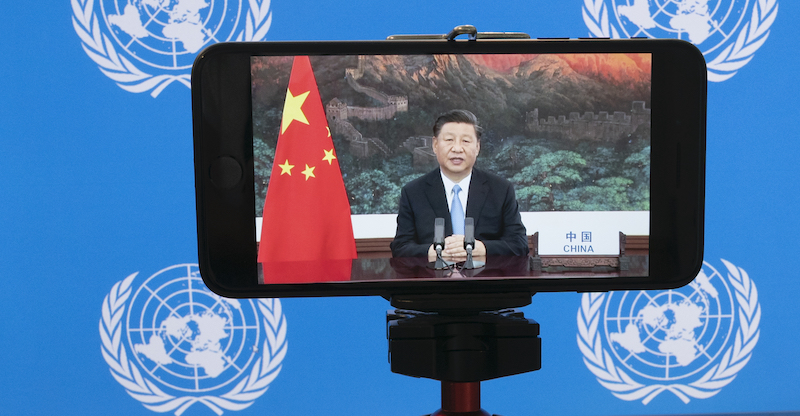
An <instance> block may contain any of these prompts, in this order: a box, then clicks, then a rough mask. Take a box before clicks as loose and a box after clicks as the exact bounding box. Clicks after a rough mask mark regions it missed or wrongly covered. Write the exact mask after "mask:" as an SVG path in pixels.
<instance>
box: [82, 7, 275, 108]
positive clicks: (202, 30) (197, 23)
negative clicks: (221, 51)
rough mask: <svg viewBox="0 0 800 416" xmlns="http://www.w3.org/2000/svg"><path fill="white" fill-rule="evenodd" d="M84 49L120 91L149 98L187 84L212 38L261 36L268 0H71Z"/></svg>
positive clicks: (267, 23) (265, 29)
mask: <svg viewBox="0 0 800 416" xmlns="http://www.w3.org/2000/svg"><path fill="white" fill-rule="evenodd" d="M70 2H71V5H72V25H73V27H74V28H75V32H76V33H77V34H78V36H79V37H80V39H81V44H82V46H83V50H84V51H85V52H86V54H87V55H88V56H89V58H91V59H92V60H93V61H94V62H95V63H96V64H97V65H98V67H99V68H100V71H101V72H102V73H103V74H105V75H106V76H107V77H109V78H111V79H112V80H113V81H115V82H116V83H117V85H119V86H120V87H121V88H122V89H124V90H126V91H130V92H136V93H140V92H148V91H149V92H150V95H152V96H153V97H154V98H155V97H157V96H158V95H159V94H160V93H161V92H162V91H163V90H164V89H165V88H167V87H168V86H169V85H171V84H173V83H174V82H178V83H180V84H183V85H185V86H187V87H190V86H191V83H190V74H191V68H192V63H193V62H194V58H195V56H196V55H197V52H198V51H200V50H201V49H203V48H204V47H206V46H208V45H210V44H213V43H217V42H230V41H259V40H263V39H264V38H265V37H266V35H267V32H268V31H269V28H270V25H271V24H272V12H271V11H270V0H249V1H247V2H244V1H243V0H70Z"/></svg>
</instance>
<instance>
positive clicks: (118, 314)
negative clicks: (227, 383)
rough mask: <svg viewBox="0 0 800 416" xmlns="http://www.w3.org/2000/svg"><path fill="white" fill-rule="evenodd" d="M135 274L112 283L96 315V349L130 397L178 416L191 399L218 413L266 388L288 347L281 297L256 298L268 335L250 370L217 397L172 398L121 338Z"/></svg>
mask: <svg viewBox="0 0 800 416" xmlns="http://www.w3.org/2000/svg"><path fill="white" fill-rule="evenodd" d="M137 275H138V272H137V273H133V274H131V275H130V276H128V277H126V278H125V279H124V280H122V281H119V282H117V283H116V284H114V286H113V287H112V288H111V292H109V293H108V294H107V295H106V297H105V298H104V299H103V306H102V318H101V319H100V339H101V341H102V348H101V349H100V351H101V352H102V354H103V358H104V359H105V361H106V363H107V364H108V366H109V370H110V372H111V375H112V376H113V377H114V379H115V380H117V382H118V383H119V384H121V385H122V387H124V388H125V391H126V392H127V393H128V394H129V395H130V396H131V397H133V398H134V399H136V400H138V401H140V402H141V403H142V404H143V405H144V407H146V408H147V409H149V410H152V411H155V412H159V413H166V412H171V411H175V415H176V416H180V415H181V414H183V412H185V411H186V410H187V409H188V408H189V407H191V406H192V405H193V404H195V403H202V404H204V405H206V406H207V407H208V408H209V409H211V410H212V411H213V412H214V413H216V414H217V415H222V413H223V410H242V409H245V408H247V407H249V406H250V405H251V404H253V402H254V401H255V400H256V399H258V398H259V397H261V395H263V394H264V393H265V392H266V391H267V389H268V388H269V385H270V383H272V381H273V380H274V379H275V377H277V376H278V374H279V373H280V371H281V363H282V361H283V359H284V357H285V356H286V351H287V348H288V342H287V340H286V328H287V324H286V317H285V316H284V315H283V312H282V307H281V302H280V300H279V299H258V301H257V304H258V310H259V312H260V313H261V316H262V317H263V319H262V323H263V325H264V332H265V333H266V339H265V340H264V343H263V345H262V348H261V352H262V353H261V357H259V358H258V359H257V360H256V362H255V364H254V365H253V368H252V369H251V370H250V374H249V375H247V376H246V377H244V378H243V379H242V380H241V381H240V382H239V383H238V384H237V385H236V386H235V387H234V388H233V389H231V390H230V391H228V392H227V393H225V394H223V395H221V396H210V395H203V396H182V397H175V396H172V395H170V394H167V393H165V392H164V391H163V390H161V389H160V388H159V387H158V386H157V385H156V384H155V383H153V382H152V381H150V380H148V379H146V378H144V377H143V376H142V374H141V372H140V371H139V369H138V368H137V367H136V365H134V364H133V363H132V362H131V361H130V360H129V359H128V357H127V352H126V349H125V347H124V346H123V345H122V342H121V339H122V332H123V328H122V320H123V318H124V316H125V310H126V306H127V303H128V299H129V298H130V295H131V292H132V291H131V283H133V280H134V279H135V278H136V276H137Z"/></svg>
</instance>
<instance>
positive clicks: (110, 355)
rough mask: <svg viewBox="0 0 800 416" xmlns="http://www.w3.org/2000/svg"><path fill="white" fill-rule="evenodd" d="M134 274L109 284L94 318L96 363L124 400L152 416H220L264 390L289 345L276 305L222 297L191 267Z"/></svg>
mask: <svg viewBox="0 0 800 416" xmlns="http://www.w3.org/2000/svg"><path fill="white" fill-rule="evenodd" d="M137 276H138V272H137V273H133V274H131V275H130V276H128V277H127V278H125V279H123V280H122V281H119V282H117V283H116V284H114V286H113V287H112V288H111V292H110V293H109V294H108V295H106V297H105V299H103V306H102V315H101V316H102V317H101V319H100V339H101V341H102V346H101V352H102V355H103V358H104V359H105V361H106V363H107V364H108V366H109V370H110V372H111V375H112V376H113V377H114V379H115V380H116V381H117V382H119V384H121V385H122V387H123V388H124V389H125V391H126V392H127V393H128V394H129V395H130V396H131V397H133V398H134V399H136V400H138V401H140V402H141V403H142V404H143V405H144V407H146V408H147V409H150V410H152V411H155V412H159V413H164V412H174V413H175V415H177V416H180V415H181V414H183V413H184V412H185V411H186V410H187V409H189V408H190V407H192V406H193V405H195V404H201V405H204V406H206V407H208V408H209V409H211V410H212V411H214V412H215V413H216V414H218V415H222V414H223V412H224V411H225V410H242V409H245V408H247V407H248V406H250V405H251V404H253V402H254V401H255V400H256V399H258V398H259V397H260V396H262V395H263V394H264V393H265V392H266V391H267V389H268V388H269V385H270V383H272V381H273V380H274V379H275V378H276V377H277V376H278V374H279V373H280V371H281V363H282V361H283V359H284V357H285V355H286V351H287V348H288V347H287V340H286V328H287V324H286V317H285V316H284V315H283V312H282V308H281V302H280V300H278V299H258V300H243V299H242V300H237V299H227V298H222V297H220V296H218V295H216V294H214V293H212V292H211V291H210V290H209V289H208V288H207V287H206V286H205V285H204V284H203V281H202V279H201V278H200V274H199V271H198V268H197V265H194V264H179V265H175V266H171V267H167V268H165V269H163V270H160V271H158V272H156V273H155V274H153V275H152V276H150V277H148V278H147V279H144V280H142V279H139V280H141V281H140V282H138V284H137V285H134V284H133V283H134V281H135V280H136V279H137Z"/></svg>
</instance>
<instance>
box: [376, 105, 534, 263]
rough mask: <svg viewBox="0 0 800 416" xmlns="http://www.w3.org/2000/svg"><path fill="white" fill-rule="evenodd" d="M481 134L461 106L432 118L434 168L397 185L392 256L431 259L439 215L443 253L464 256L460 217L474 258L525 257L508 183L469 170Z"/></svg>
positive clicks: (523, 238)
mask: <svg viewBox="0 0 800 416" xmlns="http://www.w3.org/2000/svg"><path fill="white" fill-rule="evenodd" d="M481 132H482V129H481V127H480V125H479V124H478V119H477V118H476V117H475V115H474V114H472V113H471V112H469V111H466V110H453V111H450V112H448V113H445V114H443V115H442V116H440V117H439V118H438V119H437V120H436V123H435V124H434V126H433V135H434V138H433V152H434V153H435V154H436V159H437V161H438V162H439V168H438V169H436V170H434V171H432V172H430V173H428V174H426V175H424V176H422V177H420V178H417V179H415V180H413V181H411V182H409V183H408V184H406V185H405V186H404V187H403V190H402V193H401V195H400V208H399V212H398V215H397V232H396V233H395V237H394V241H392V243H391V249H392V256H394V257H419V256H428V258H435V255H436V252H435V250H434V248H433V244H432V243H433V233H434V229H433V228H434V227H433V223H434V220H435V219H436V218H444V219H445V235H447V236H448V237H446V238H445V246H444V250H443V256H444V257H445V258H448V259H459V258H465V257H466V250H465V249H464V223H463V222H464V218H465V217H472V218H473V219H474V220H475V239H476V242H475V248H474V250H473V255H474V256H482V255H487V254H488V255H514V256H524V255H527V253H528V242H527V237H526V234H525V226H524V225H523V224H522V219H521V217H520V214H519V206H518V204H517V200H516V196H515V194H514V187H513V186H512V185H511V183H510V182H508V181H507V180H505V179H502V178H500V177H499V176H496V175H493V174H491V173H488V172H484V171H482V170H479V169H475V168H474V165H475V160H476V159H477V157H478V153H479V152H480V148H481V142H480V138H481ZM464 207H466V209H465V208H464Z"/></svg>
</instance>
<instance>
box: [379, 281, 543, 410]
mask: <svg viewBox="0 0 800 416" xmlns="http://www.w3.org/2000/svg"><path fill="white" fill-rule="evenodd" d="M390 302H391V304H392V306H394V307H400V308H402V309H395V310H394V311H389V312H388V313H387V316H386V319H387V337H388V339H389V360H390V363H391V369H392V372H394V373H398V374H403V375H407V376H412V377H424V378H430V379H434V380H439V381H441V383H442V407H441V409H439V410H437V411H436V412H434V413H432V414H431V415H430V416H489V413H487V412H486V411H485V410H483V409H481V405H480V382H481V381H484V380H491V379H494V378H499V377H505V376H510V375H514V374H521V373H525V372H529V371H535V370H538V369H540V368H541V346H542V341H541V338H539V324H538V323H536V321H534V320H531V319H527V318H525V317H524V316H523V314H522V313H521V312H519V311H517V310H515V309H510V308H515V307H521V306H525V305H528V304H530V302H531V294H530V293H500V294H459V295H415V296H414V295H410V296H392V297H391V298H390Z"/></svg>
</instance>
